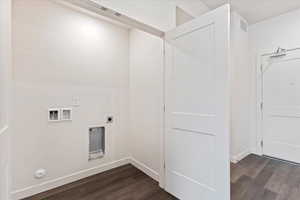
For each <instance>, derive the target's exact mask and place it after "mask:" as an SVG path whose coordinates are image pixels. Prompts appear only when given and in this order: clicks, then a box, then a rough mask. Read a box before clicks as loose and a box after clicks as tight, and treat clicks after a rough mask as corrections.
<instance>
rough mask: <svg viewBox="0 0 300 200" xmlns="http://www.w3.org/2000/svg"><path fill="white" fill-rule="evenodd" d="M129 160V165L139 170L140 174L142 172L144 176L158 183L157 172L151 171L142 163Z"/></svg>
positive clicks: (132, 159)
mask: <svg viewBox="0 0 300 200" xmlns="http://www.w3.org/2000/svg"><path fill="white" fill-rule="evenodd" d="M130 160H131V164H132V165H133V166H135V167H136V168H138V169H139V170H141V171H142V172H144V173H145V174H147V175H148V176H150V177H151V178H153V179H154V180H156V181H159V173H158V172H156V171H154V170H153V169H151V168H150V167H148V166H147V165H145V164H144V163H141V162H140V161H138V160H136V159H134V158H131V159H130Z"/></svg>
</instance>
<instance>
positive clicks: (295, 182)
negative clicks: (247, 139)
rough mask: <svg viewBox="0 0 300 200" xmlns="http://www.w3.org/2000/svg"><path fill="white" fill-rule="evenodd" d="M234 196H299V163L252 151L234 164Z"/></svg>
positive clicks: (299, 199)
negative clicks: (275, 158) (254, 153)
mask: <svg viewBox="0 0 300 200" xmlns="http://www.w3.org/2000/svg"><path fill="white" fill-rule="evenodd" d="M231 200H300V167H299V166H297V165H293V164H290V163H286V162H282V161H278V160H273V159H269V158H265V157H260V156H256V155H249V156H248V157H246V158H245V159H243V160H242V161H240V162H239V163H238V164H232V165H231Z"/></svg>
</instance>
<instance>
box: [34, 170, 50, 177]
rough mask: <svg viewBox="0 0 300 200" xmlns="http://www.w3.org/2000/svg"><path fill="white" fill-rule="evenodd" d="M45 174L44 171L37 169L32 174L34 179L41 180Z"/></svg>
mask: <svg viewBox="0 0 300 200" xmlns="http://www.w3.org/2000/svg"><path fill="white" fill-rule="evenodd" d="M46 174H47V172H46V170H45V169H38V170H36V172H35V173H34V177H35V178H36V179H42V178H44V177H45V176H46Z"/></svg>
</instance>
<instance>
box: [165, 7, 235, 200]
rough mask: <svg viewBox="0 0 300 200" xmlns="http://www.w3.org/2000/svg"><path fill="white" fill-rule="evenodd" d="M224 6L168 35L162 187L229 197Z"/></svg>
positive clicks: (218, 199) (201, 199) (202, 197)
mask: <svg viewBox="0 0 300 200" xmlns="http://www.w3.org/2000/svg"><path fill="white" fill-rule="evenodd" d="M229 13H230V8H229V6H228V5H226V6H223V7H221V8H218V9H216V10H214V11H211V12H209V13H207V14H205V15H203V16H201V17H199V18H196V19H194V20H192V21H190V22H188V23H186V24H183V25H181V26H179V27H177V28H176V29H175V30H172V31H170V32H169V33H167V34H166V119H165V122H166V126H165V128H166V130H165V175H166V179H165V181H166V182H165V184H166V190H167V191H168V192H170V193H171V194H173V195H174V196H176V197H178V198H179V199H182V200H229V199H230V176H229V174H230V169H229V64H228V63H229V27H230V15H229Z"/></svg>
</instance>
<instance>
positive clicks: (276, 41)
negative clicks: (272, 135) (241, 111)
mask: <svg viewBox="0 0 300 200" xmlns="http://www.w3.org/2000/svg"><path fill="white" fill-rule="evenodd" d="M299 18H300V9H299V10H295V11H292V12H289V13H287V14H284V15H281V16H278V17H274V18H272V19H269V20H266V21H263V22H260V23H257V24H254V25H252V26H250V27H249V33H250V43H251V56H252V58H251V69H252V73H251V85H252V98H251V105H250V106H251V147H252V151H253V152H256V153H259V152H258V149H257V145H259V142H260V141H257V140H256V135H257V128H258V127H257V123H256V122H257V119H256V112H257V103H256V94H257V91H256V86H257V83H256V74H257V71H256V69H257V65H258V61H257V58H258V56H259V55H261V54H263V53H270V52H274V51H275V50H276V49H277V48H278V47H279V46H280V47H282V48H286V49H289V48H296V47H300V37H299V35H300V29H299V27H300V20H299Z"/></svg>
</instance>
